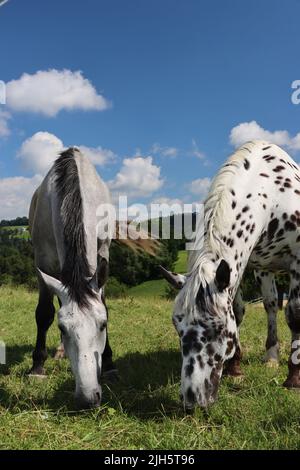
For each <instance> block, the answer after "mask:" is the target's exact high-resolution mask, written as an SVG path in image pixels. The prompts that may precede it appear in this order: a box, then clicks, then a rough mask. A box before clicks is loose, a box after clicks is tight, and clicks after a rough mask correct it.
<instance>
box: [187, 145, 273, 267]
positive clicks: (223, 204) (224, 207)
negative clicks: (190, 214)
mask: <svg viewBox="0 0 300 470" xmlns="http://www.w3.org/2000/svg"><path fill="white" fill-rule="evenodd" d="M258 143H263V142H262V141H257V140H256V141H251V142H247V143H246V144H245V145H243V146H242V147H240V148H239V149H238V150H237V151H236V152H234V153H233V154H232V155H231V156H230V157H229V158H228V159H227V161H226V162H225V163H224V164H223V165H222V167H221V168H220V170H219V172H218V173H217V175H216V176H215V177H214V179H213V181H212V183H211V186H210V189H209V192H208V195H207V197H206V199H205V201H204V237H203V240H200V244H201V245H202V248H200V249H199V250H194V251H191V252H190V256H189V260H188V271H189V272H191V271H193V270H194V269H196V268H197V266H198V265H199V263H200V262H201V260H202V258H203V256H204V255H203V253H204V252H212V253H214V254H216V255H217V256H219V257H220V258H221V257H222V255H223V253H224V249H225V247H226V244H225V243H224V242H223V240H222V231H223V229H224V225H226V224H227V223H228V222H227V220H228V214H229V213H230V212H231V210H232V208H231V204H232V194H231V192H230V191H231V189H232V184H231V183H232V180H233V179H234V177H235V176H236V175H237V173H238V171H239V169H240V168H241V167H242V166H243V165H244V164H245V158H247V157H249V155H250V154H251V153H252V149H253V148H254V147H256V146H257V144H258ZM264 143H265V142H264ZM201 242H203V243H201Z"/></svg>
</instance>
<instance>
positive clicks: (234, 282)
mask: <svg viewBox="0 0 300 470" xmlns="http://www.w3.org/2000/svg"><path fill="white" fill-rule="evenodd" d="M249 194H250V192H249V193H248V195H249ZM264 201H265V199H262V198H255V199H254V198H253V200H252V202H249V199H247V195H244V197H240V198H237V200H236V206H235V209H234V210H232V211H231V212H230V213H229V214H228V215H229V217H228V218H227V221H226V224H224V226H223V227H222V229H221V231H216V232H214V233H213V234H211V237H212V238H213V241H214V243H213V246H214V247H213V248H212V249H211V252H212V253H215V256H214V258H215V259H216V260H217V264H218V260H220V259H225V260H226V261H227V262H228V264H229V266H230V270H231V276H230V288H231V290H232V292H233V293H235V292H236V290H237V288H238V286H239V284H240V282H241V280H242V277H243V274H244V271H245V269H246V267H247V264H248V262H249V258H250V256H251V253H252V251H253V249H254V248H255V246H256V244H257V243H258V241H259V240H260V237H261V235H262V233H263V232H264V231H265V228H266V223H268V221H269V220H270V219H271V218H272V206H271V205H270V206H269V207H268V206H267V205H266V204H265V203H264ZM216 239H217V241H216ZM216 245H217V247H218V249H217V251H216ZM210 256H211V255H210Z"/></svg>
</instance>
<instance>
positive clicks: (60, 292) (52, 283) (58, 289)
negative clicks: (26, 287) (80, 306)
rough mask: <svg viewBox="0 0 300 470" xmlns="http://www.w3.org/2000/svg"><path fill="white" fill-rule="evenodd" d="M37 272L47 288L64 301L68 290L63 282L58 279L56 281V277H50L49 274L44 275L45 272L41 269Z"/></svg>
mask: <svg viewBox="0 0 300 470" xmlns="http://www.w3.org/2000/svg"><path fill="white" fill-rule="evenodd" d="M37 271H38V273H39V275H40V277H41V278H42V280H43V281H44V283H45V284H46V286H47V287H48V288H49V289H50V290H51V292H53V294H55V295H57V296H58V297H59V298H60V300H61V301H62V300H63V299H64V298H65V296H66V289H65V288H64V286H63V284H62V282H60V281H59V280H58V279H55V277H52V276H49V274H46V273H43V271H41V270H40V269H39V268H37Z"/></svg>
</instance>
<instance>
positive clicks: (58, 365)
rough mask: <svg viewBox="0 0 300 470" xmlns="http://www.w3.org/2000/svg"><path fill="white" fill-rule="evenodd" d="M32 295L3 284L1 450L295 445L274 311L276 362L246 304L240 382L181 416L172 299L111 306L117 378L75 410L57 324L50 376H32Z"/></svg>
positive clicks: (294, 406)
mask: <svg viewBox="0 0 300 470" xmlns="http://www.w3.org/2000/svg"><path fill="white" fill-rule="evenodd" d="M36 298H37V296H36V294H35V293H28V292H27V291H26V290H24V289H22V288H19V289H17V290H13V289H11V288H0V318H1V322H0V338H1V339H2V340H4V341H5V342H6V345H7V359H8V364H7V365H6V366H0V436H1V439H0V448H2V449H6V448H12V449H76V448H80V449H171V450H176V449H181V448H183V449H236V448H237V449H254V448H257V449H299V448H300V394H297V393H295V392H291V391H287V390H285V389H283V388H282V387H281V386H280V385H281V383H282V382H283V380H284V378H285V375H286V371H287V366H286V361H287V357H288V349H289V332H288V329H287V327H286V325H285V321H284V318H283V314H282V312H281V313H280V321H279V329H280V338H281V355H282V363H281V365H280V367H279V369H268V368H266V366H264V365H263V364H262V362H261V358H262V356H263V351H264V342H265V331H266V328H265V320H266V319H265V314H264V312H263V311H262V310H261V309H260V308H255V307H251V308H250V309H249V310H248V311H247V314H246V318H245V322H244V324H243V327H242V335H241V336H242V344H243V347H244V359H243V369H244V372H245V378H244V379H243V380H242V381H240V382H236V381H233V380H232V379H230V378H225V379H223V380H222V385H221V388H220V393H219V400H218V402H217V403H216V404H215V405H214V406H213V407H212V408H211V409H209V411H208V412H206V413H204V412H203V411H201V410H197V411H196V413H195V415H193V416H185V415H184V413H183V411H182V408H181V405H180V402H179V399H178V395H179V380H180V353H179V349H178V339H177V337H176V334H175V331H174V329H173V326H172V324H171V321H170V314H171V310H172V303H171V302H168V301H166V300H163V299H160V298H158V297H157V296H156V297H151V296H149V297H144V298H139V297H136V298H132V297H131V298H128V299H122V300H115V301H111V302H109V307H110V338H111V344H112V347H113V350H114V355H115V359H116V362H117V365H118V368H119V371H120V377H121V379H120V382H119V383H118V384H114V385H104V387H103V388H104V401H103V406H102V407H101V408H100V409H98V410H94V411H85V412H76V410H75V408H74V402H73V388H74V381H73V377H72V375H71V373H70V370H69V366H68V362H67V361H66V360H64V361H61V362H56V361H55V360H54V359H53V358H52V357H53V353H54V350H55V346H56V345H57V343H58V341H59V335H58V330H57V328H56V327H55V326H52V328H51V329H50V332H49V353H50V357H49V359H48V361H47V363H46V369H47V373H48V378H47V379H46V380H42V381H39V380H37V379H35V380H33V379H29V378H28V377H27V376H26V373H27V371H28V369H29V367H30V364H31V352H32V348H33V342H34V338H35V322H34V313H33V312H34V309H35V304H36Z"/></svg>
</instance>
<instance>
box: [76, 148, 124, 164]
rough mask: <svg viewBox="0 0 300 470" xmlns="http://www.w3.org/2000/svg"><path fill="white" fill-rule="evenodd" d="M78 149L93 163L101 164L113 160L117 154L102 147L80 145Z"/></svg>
mask: <svg viewBox="0 0 300 470" xmlns="http://www.w3.org/2000/svg"><path fill="white" fill-rule="evenodd" d="M79 149H80V150H81V152H82V153H83V154H84V155H86V156H87V157H88V158H89V159H90V161H91V162H92V163H93V165H99V166H103V165H106V164H107V163H112V162H114V161H115V160H116V158H117V155H116V154H115V153H114V152H113V151H112V150H109V149H104V148H102V147H97V148H93V147H86V146H85V145H80V146H79Z"/></svg>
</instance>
